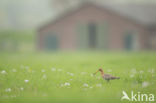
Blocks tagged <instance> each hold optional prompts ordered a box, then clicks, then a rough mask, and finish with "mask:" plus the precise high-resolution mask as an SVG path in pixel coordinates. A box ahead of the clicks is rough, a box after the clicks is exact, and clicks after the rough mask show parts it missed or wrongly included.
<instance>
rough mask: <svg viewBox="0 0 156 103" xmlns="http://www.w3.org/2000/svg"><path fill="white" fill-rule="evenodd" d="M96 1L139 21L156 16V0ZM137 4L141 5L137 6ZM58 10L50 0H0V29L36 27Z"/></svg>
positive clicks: (149, 19)
mask: <svg viewBox="0 0 156 103" xmlns="http://www.w3.org/2000/svg"><path fill="white" fill-rule="evenodd" d="M64 1H65V0H64ZM70 1H71V2H73V1H75V2H79V1H80V0H70ZM93 1H95V0H93ZM96 1H97V2H101V4H104V5H105V6H107V7H108V8H111V9H114V10H117V12H118V11H119V12H120V11H122V13H123V14H124V15H129V16H131V15H132V18H133V16H134V18H136V19H138V20H140V21H141V22H145V23H150V22H153V21H154V20H155V18H156V13H155V11H156V0H96ZM114 4H115V5H114ZM129 4H135V5H133V6H131V5H129ZM138 4H139V5H140V4H141V6H140V7H139V6H138ZM138 7H139V8H138ZM64 9H65V7H62V10H64ZM58 12H59V9H58V8H56V7H55V6H54V5H53V4H52V0H0V30H1V29H2V30H3V29H37V28H38V27H39V26H40V25H42V24H44V23H46V22H48V21H50V20H52V19H54V18H55V17H56V15H58ZM155 21H156V20H155Z"/></svg>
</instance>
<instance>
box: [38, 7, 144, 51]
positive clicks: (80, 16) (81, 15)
mask: <svg viewBox="0 0 156 103" xmlns="http://www.w3.org/2000/svg"><path fill="white" fill-rule="evenodd" d="M90 22H95V23H97V24H100V23H103V22H107V23H108V25H109V40H108V42H109V43H108V44H109V45H108V46H109V49H110V50H123V48H124V41H123V37H124V32H125V31H128V30H133V31H135V32H137V33H138V43H139V46H138V48H137V49H144V48H146V38H147V32H146V30H145V29H144V27H143V26H141V25H139V24H136V23H135V22H134V21H131V20H129V19H125V18H124V17H121V16H118V15H116V14H115V13H113V12H110V11H107V10H104V9H103V8H101V7H96V6H92V5H88V6H85V7H82V8H81V9H79V10H77V11H75V12H73V13H71V14H69V15H67V16H64V17H62V18H61V19H59V20H58V21H57V22H54V23H52V24H51V25H48V26H46V27H44V28H42V29H41V30H40V32H39V34H40V35H39V36H40V37H39V38H40V39H39V48H42V46H43V38H44V36H45V34H46V32H49V31H53V32H55V33H56V34H57V35H58V37H59V47H60V49H63V50H69V49H70V50H72V49H76V48H77V42H76V41H77V40H76V39H77V31H76V28H77V26H78V25H80V24H87V23H90ZM80 42H81V41H80Z"/></svg>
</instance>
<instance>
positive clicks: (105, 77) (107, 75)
mask: <svg viewBox="0 0 156 103" xmlns="http://www.w3.org/2000/svg"><path fill="white" fill-rule="evenodd" d="M97 72H101V76H102V78H103V79H104V80H106V81H107V82H109V81H110V80H114V79H120V77H115V76H112V75H110V74H105V73H104V71H103V69H102V68H100V69H98V70H97V71H96V72H95V73H94V75H95V74H96V73H97Z"/></svg>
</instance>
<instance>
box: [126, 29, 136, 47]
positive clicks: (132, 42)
mask: <svg viewBox="0 0 156 103" xmlns="http://www.w3.org/2000/svg"><path fill="white" fill-rule="evenodd" d="M124 46H125V47H124V48H125V49H126V50H137V49H138V35H137V33H136V32H133V31H129V32H127V33H125V38H124Z"/></svg>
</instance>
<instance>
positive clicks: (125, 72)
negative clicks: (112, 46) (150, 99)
mask: <svg viewBox="0 0 156 103" xmlns="http://www.w3.org/2000/svg"><path fill="white" fill-rule="evenodd" d="M100 67H102V68H103V69H104V71H105V73H108V74H112V75H114V76H119V77H120V79H119V80H113V81H111V82H109V83H107V82H106V81H105V80H103V79H102V78H101V77H100V73H98V74H97V75H96V76H92V73H94V72H95V71H96V70H97V69H98V68H100ZM51 68H56V71H52V70H51ZM3 70H5V71H6V73H2V71H3ZM151 70H154V71H156V54H155V53H102V52H85V53H82V52H79V53H78V52H77V53H29V54H26V53H25V54H17V53H14V54H7V53H1V54H0V103H15V102H16V103H34V102H36V103H43V102H49V103H55V102H59V103H120V102H125V103H127V102H128V101H127V100H124V101H121V97H122V91H123V90H124V91H126V92H127V93H128V95H130V92H131V91H134V92H135V93H138V92H141V93H147V94H149V93H152V94H154V95H155V94H156V74H155V72H151ZM135 71H136V73H134V72H135ZM71 73H72V74H71ZM25 80H29V82H28V83H26V82H25ZM65 83H70V86H65V85H64V84H65ZM143 83H148V85H147V86H145V87H143ZM84 84H88V87H85V86H84ZM8 88H10V89H11V91H10V92H8V91H6V89H8ZM21 88H23V89H24V90H21Z"/></svg>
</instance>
